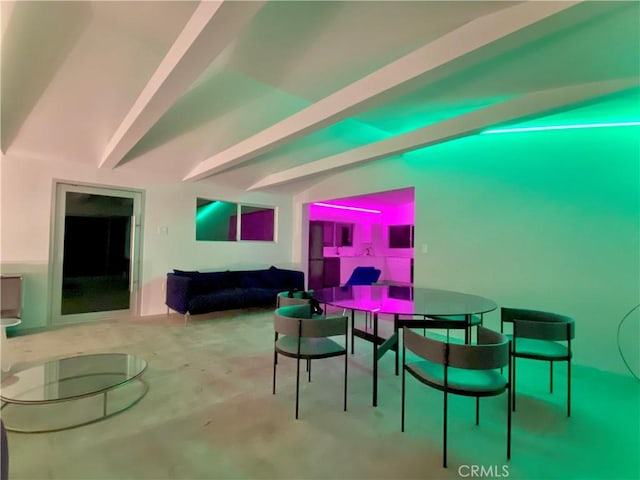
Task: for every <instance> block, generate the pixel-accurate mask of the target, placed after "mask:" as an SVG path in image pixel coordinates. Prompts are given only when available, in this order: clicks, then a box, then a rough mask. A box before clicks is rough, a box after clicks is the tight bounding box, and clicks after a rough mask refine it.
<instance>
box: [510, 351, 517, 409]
mask: <svg viewBox="0 0 640 480" xmlns="http://www.w3.org/2000/svg"><path fill="white" fill-rule="evenodd" d="M511 368H512V372H511V377H512V379H513V385H512V386H511V394H512V395H513V399H512V400H511V408H512V409H513V411H514V412H515V411H516V357H513V364H512V365H511Z"/></svg>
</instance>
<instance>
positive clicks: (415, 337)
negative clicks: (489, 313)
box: [401, 326, 511, 468]
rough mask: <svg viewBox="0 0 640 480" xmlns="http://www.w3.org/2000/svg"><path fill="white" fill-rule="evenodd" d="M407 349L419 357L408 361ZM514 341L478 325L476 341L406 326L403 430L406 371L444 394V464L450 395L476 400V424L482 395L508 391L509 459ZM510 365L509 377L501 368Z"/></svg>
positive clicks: (508, 454) (403, 363) (508, 451)
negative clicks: (427, 333) (438, 335)
mask: <svg viewBox="0 0 640 480" xmlns="http://www.w3.org/2000/svg"><path fill="white" fill-rule="evenodd" d="M407 350H408V351H409V352H412V353H413V354H414V355H416V356H417V357H419V360H416V361H411V362H407ZM510 350H511V341H510V340H509V339H508V338H507V337H506V336H505V335H502V334H501V333H498V332H496V331H493V330H490V329H488V328H485V327H482V326H480V327H478V337H477V343H475V344H462V343H450V342H444V341H440V340H437V339H434V338H429V337H425V336H422V335H419V334H417V333H415V332H414V331H412V330H411V329H409V328H404V329H403V346H402V413H401V431H403V432H404V427H405V401H406V387H405V383H406V381H405V373H406V372H409V373H410V374H411V375H412V376H413V377H415V378H416V379H417V380H419V381H420V382H421V383H423V384H425V385H427V386H429V387H432V388H435V389H436V390H440V391H442V392H443V394H444V415H443V418H444V420H443V431H442V432H443V433H442V437H443V439H442V443H443V447H442V466H443V467H444V468H446V467H447V423H448V419H447V418H448V395H449V394H454V395H463V396H468V397H475V399H476V425H478V424H479V423H480V397H489V396H495V395H500V394H502V393H503V392H505V391H506V392H507V459H509V458H511V382H510V378H509V373H510V368H509V363H510V360H511V356H510ZM504 366H507V375H506V377H505V376H504V375H503V374H502V373H501V372H500V371H499V370H498V369H500V368H501V367H504Z"/></svg>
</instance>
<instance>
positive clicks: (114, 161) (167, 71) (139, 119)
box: [100, 0, 264, 168]
mask: <svg viewBox="0 0 640 480" xmlns="http://www.w3.org/2000/svg"><path fill="white" fill-rule="evenodd" d="M263 4H264V2H260V1H257V2H235V1H230V0H227V1H208V0H203V1H201V2H200V4H199V5H198V6H197V8H196V10H195V11H194V13H193V15H192V16H191V18H190V19H189V21H188V22H187V24H186V25H185V27H184V29H183V30H182V32H181V33H180V35H178V38H177V39H176V41H175V42H174V44H173V45H172V46H171V48H170V49H169V51H168V52H167V54H166V55H165V57H164V59H163V60H162V62H161V63H160V65H159V66H158V68H157V69H156V71H155V72H154V74H153V75H152V76H151V79H150V80H149V81H148V82H147V84H146V86H145V87H144V88H143V90H142V92H141V93H140V95H139V96H138V98H137V99H136V101H135V102H134V104H133V106H132V107H131V109H130V110H129V113H127V115H126V116H125V118H124V120H123V121H122V123H121V124H120V126H119V127H118V128H117V129H116V131H115V133H114V135H113V137H112V138H111V140H110V141H109V143H108V144H107V147H106V149H105V151H104V154H103V156H102V159H101V161H100V167H102V168H114V167H116V166H117V165H118V164H119V163H120V162H121V161H122V159H123V158H124V156H125V155H126V154H127V153H128V152H129V151H130V150H131V149H132V148H133V147H134V146H135V145H136V143H138V141H139V140H140V139H141V138H142V137H143V136H144V135H145V134H146V133H147V132H148V131H149V130H150V129H151V127H152V126H153V125H154V124H155V123H156V122H157V121H158V120H159V119H160V117H161V116H162V115H163V114H164V113H165V112H166V111H167V110H169V108H170V107H171V106H172V105H173V104H174V103H175V102H176V101H177V100H178V99H179V98H180V97H181V96H182V95H183V94H184V93H185V92H186V91H187V90H188V89H189V87H190V86H191V85H192V84H193V83H194V82H195V81H196V79H197V78H198V77H199V76H200V75H201V74H202V73H203V72H204V71H205V70H206V69H207V67H208V66H209V65H210V64H211V62H212V61H213V60H214V59H215V58H216V57H217V56H218V55H220V53H221V52H222V51H223V50H224V48H225V47H226V46H227V45H228V44H229V43H230V42H231V41H232V40H233V39H234V38H235V37H236V36H237V35H238V33H239V32H240V31H242V29H243V28H244V27H245V25H246V24H247V23H248V22H249V21H250V20H251V18H252V17H253V16H254V15H255V13H256V12H257V11H258V10H259V9H260V8H261V7H262V5H263Z"/></svg>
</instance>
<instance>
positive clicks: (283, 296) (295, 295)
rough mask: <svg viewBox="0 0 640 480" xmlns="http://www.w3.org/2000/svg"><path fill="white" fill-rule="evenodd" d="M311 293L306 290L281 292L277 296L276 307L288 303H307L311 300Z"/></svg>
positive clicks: (284, 305)
mask: <svg viewBox="0 0 640 480" xmlns="http://www.w3.org/2000/svg"><path fill="white" fill-rule="evenodd" d="M311 294H312V292H306V291H296V292H288V291H285V292H280V293H278V296H277V298H276V308H279V307H286V306H288V305H307V304H309V303H310V302H311Z"/></svg>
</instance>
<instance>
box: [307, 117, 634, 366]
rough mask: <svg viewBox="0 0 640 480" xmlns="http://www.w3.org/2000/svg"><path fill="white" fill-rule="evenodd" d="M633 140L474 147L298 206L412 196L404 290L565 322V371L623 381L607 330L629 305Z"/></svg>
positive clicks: (594, 137) (361, 171)
mask: <svg viewBox="0 0 640 480" xmlns="http://www.w3.org/2000/svg"><path fill="white" fill-rule="evenodd" d="M639 138H640V127H628V128H615V129H590V130H563V131H551V132H532V133H519V134H503V135H476V136H472V137H468V138H464V139H460V140H457V141H454V142H449V143H446V144H442V145H438V146H434V147H431V148H426V149H423V150H421V151H417V152H414V153H411V154H407V155H404V156H403V157H402V158H398V157H396V158H391V159H387V160H383V161H380V162H376V163H374V164H371V165H367V166H362V167H359V168H357V169H353V170H352V171H350V172H346V173H344V174H341V175H339V176H334V177H332V178H330V179H328V180H326V181H323V182H320V183H318V184H317V185H315V186H314V187H312V188H311V189H309V190H308V191H306V192H304V193H303V194H302V195H300V196H299V197H298V199H299V200H301V201H303V202H304V201H314V200H321V199H329V198H339V197H341V196H349V195H356V194H359V193H369V192H373V191H384V190H389V189H394V188H401V187H406V186H411V185H415V198H416V206H415V217H416V231H415V241H416V253H415V283H416V285H419V286H432V287H440V288H450V289H456V290H462V291H467V292H471V293H477V294H480V295H485V296H488V297H490V298H493V299H494V300H495V301H496V302H497V303H498V304H499V305H505V306H508V305H511V306H521V307H529V308H536V309H541V310H551V311H558V312H561V313H565V314H568V315H572V316H574V317H575V318H576V322H577V338H576V344H575V346H576V355H575V358H576V361H577V362H579V363H582V364H587V365H592V366H595V367H597V368H603V369H609V370H613V371H620V372H623V371H625V369H624V366H623V364H622V362H621V360H620V358H619V355H618V351H617V346H616V329H617V325H618V322H619V321H620V319H621V318H622V316H623V315H624V314H625V313H626V312H627V311H628V310H629V309H630V308H631V307H632V306H633V305H635V304H637V303H638V302H640V299H639V296H640V293H639V292H640V233H639V232H640V220H639V219H640V207H639V204H640V192H639V184H640V177H639V175H640V170H639V163H640V146H639ZM354 186H357V188H359V189H360V190H355V189H354ZM423 244H426V245H427V246H428V253H421V252H422V249H421V248H420V247H421V245H423ZM498 318H499V316H498V314H497V312H494V313H492V314H490V315H489V317H488V319H487V321H488V324H489V326H493V327H498V326H499V322H498Z"/></svg>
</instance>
